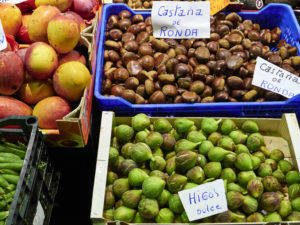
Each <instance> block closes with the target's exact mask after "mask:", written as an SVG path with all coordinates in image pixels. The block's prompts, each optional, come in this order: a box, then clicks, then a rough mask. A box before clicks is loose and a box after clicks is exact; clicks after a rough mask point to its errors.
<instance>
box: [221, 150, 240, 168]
mask: <svg viewBox="0 0 300 225" xmlns="http://www.w3.org/2000/svg"><path fill="white" fill-rule="evenodd" d="M236 158H237V155H236V154H231V153H229V154H228V155H226V156H225V158H224V159H223V161H222V164H223V166H224V167H227V168H234V163H235V161H236Z"/></svg>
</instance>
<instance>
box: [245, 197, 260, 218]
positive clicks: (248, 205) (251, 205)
mask: <svg viewBox="0 0 300 225" xmlns="http://www.w3.org/2000/svg"><path fill="white" fill-rule="evenodd" d="M242 209H243V211H244V212H245V213H246V214H252V213H254V212H256V211H257V209H258V201H257V200H256V199H255V198H253V197H251V196H250V195H246V196H245V199H244V202H243V205H242Z"/></svg>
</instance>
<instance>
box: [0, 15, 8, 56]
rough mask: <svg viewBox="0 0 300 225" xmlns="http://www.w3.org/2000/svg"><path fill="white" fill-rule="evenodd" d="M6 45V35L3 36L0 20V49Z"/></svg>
mask: <svg viewBox="0 0 300 225" xmlns="http://www.w3.org/2000/svg"><path fill="white" fill-rule="evenodd" d="M6 47H7V41H6V37H5V33H4V30H3V27H2V23H1V20H0V51H1V50H3V49H5V48H6Z"/></svg>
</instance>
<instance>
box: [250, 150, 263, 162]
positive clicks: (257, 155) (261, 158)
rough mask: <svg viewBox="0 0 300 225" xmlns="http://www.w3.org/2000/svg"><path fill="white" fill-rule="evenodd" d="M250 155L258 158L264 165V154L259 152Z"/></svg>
mask: <svg viewBox="0 0 300 225" xmlns="http://www.w3.org/2000/svg"><path fill="white" fill-rule="evenodd" d="M252 155H253V156H256V157H258V158H259V159H260V162H261V163H264V162H265V160H266V156H265V154H264V153H263V152H261V151H257V152H254V153H253V154H252Z"/></svg>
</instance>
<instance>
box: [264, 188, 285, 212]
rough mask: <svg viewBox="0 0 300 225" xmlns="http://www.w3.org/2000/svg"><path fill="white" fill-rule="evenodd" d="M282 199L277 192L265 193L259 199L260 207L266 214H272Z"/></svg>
mask: <svg viewBox="0 0 300 225" xmlns="http://www.w3.org/2000/svg"><path fill="white" fill-rule="evenodd" d="M281 201H282V198H281V197H280V195H279V194H278V193H277V192H265V193H263V194H262V196H261V199H260V206H261V207H262V209H264V210H266V211H267V212H274V211H276V210H278V209H279V207H280V202H281Z"/></svg>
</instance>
